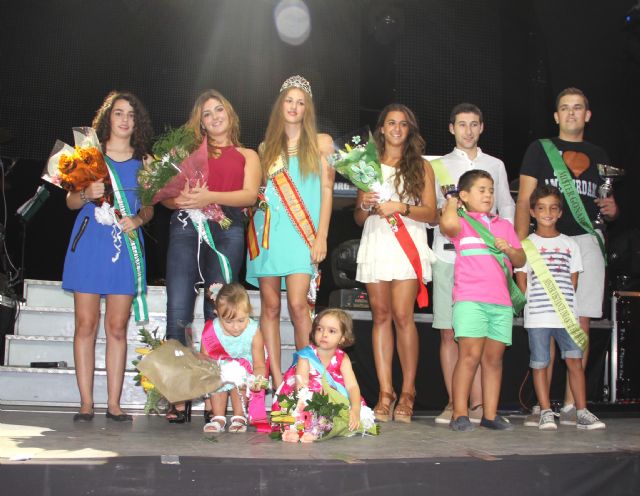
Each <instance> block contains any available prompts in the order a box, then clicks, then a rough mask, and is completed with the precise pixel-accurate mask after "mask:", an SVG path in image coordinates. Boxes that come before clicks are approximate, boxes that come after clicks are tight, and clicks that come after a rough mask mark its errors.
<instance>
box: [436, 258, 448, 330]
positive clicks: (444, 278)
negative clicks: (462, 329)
mask: <svg viewBox="0 0 640 496" xmlns="http://www.w3.org/2000/svg"><path fill="white" fill-rule="evenodd" d="M431 269H432V270H433V290H432V292H433V298H432V300H433V307H432V311H433V324H432V325H431V327H432V328H433V329H438V330H439V329H453V323H452V322H453V272H454V270H453V269H454V264H452V263H447V262H443V261H442V260H440V259H437V260H436V262H435V263H434V264H433V265H432V266H431Z"/></svg>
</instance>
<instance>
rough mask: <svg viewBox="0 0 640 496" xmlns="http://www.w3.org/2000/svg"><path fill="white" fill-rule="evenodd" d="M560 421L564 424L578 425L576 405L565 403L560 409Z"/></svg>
mask: <svg viewBox="0 0 640 496" xmlns="http://www.w3.org/2000/svg"><path fill="white" fill-rule="evenodd" d="M560 423H561V424H562V425H576V407H575V405H565V406H563V407H562V409H561V410H560Z"/></svg>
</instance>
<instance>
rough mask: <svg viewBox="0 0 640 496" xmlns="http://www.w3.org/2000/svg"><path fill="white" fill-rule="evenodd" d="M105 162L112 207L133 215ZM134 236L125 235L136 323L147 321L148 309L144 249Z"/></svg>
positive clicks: (113, 171)
mask: <svg viewBox="0 0 640 496" xmlns="http://www.w3.org/2000/svg"><path fill="white" fill-rule="evenodd" d="M104 158H105V163H106V164H107V168H108V169H109V175H110V176H111V184H113V201H114V207H115V208H117V209H118V210H120V213H121V214H122V215H123V216H131V215H134V214H133V213H132V212H131V208H130V206H129V202H128V201H127V197H126V195H125V194H124V189H123V188H122V184H121V183H120V178H119V177H118V173H117V172H116V170H115V168H114V166H113V163H112V162H111V159H110V158H109V157H107V156H106V155H105V156H104ZM133 234H134V236H128V235H127V236H125V239H126V242H125V245H126V247H127V252H128V253H129V260H130V262H131V269H132V270H133V279H134V283H135V288H136V294H135V296H134V297H133V315H134V317H135V319H136V322H138V323H144V322H148V321H149V311H148V309H147V296H146V293H145V290H144V283H145V280H146V275H145V266H144V262H143V257H144V251H143V250H142V245H141V244H140V238H139V237H138V236H137V233H136V231H133Z"/></svg>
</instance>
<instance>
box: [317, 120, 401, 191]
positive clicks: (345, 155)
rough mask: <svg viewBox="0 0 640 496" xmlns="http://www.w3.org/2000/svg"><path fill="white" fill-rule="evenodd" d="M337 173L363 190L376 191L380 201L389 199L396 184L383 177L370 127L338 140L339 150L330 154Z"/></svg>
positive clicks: (330, 160) (337, 147)
mask: <svg viewBox="0 0 640 496" xmlns="http://www.w3.org/2000/svg"><path fill="white" fill-rule="evenodd" d="M328 162H329V165H331V166H332V167H333V168H334V169H335V170H336V171H338V173H339V174H340V175H342V176H344V178H345V179H348V180H349V182H351V184H353V185H354V186H355V187H357V188H358V189H361V190H362V191H365V192H368V191H375V192H376V193H378V196H379V197H380V202H384V201H388V200H389V199H391V195H392V194H393V187H392V185H391V184H389V183H388V182H385V181H383V179H382V168H381V167H380V159H379V157H378V150H377V148H376V143H375V141H374V139H373V136H372V135H371V131H370V130H369V128H368V127H365V128H362V129H360V130H359V131H356V132H354V133H349V134H348V135H347V137H345V138H343V139H341V140H338V141H337V142H336V152H335V153H333V154H332V155H329V157H328Z"/></svg>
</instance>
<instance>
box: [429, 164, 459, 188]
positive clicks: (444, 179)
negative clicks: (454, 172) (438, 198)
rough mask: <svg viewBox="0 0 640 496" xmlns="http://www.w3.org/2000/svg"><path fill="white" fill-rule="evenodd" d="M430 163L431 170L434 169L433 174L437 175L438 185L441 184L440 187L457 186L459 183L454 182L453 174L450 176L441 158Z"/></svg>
mask: <svg viewBox="0 0 640 496" xmlns="http://www.w3.org/2000/svg"><path fill="white" fill-rule="evenodd" d="M430 163H431V168H432V169H433V173H434V174H435V176H436V179H437V180H438V183H440V186H444V185H446V184H453V185H455V184H457V181H454V180H453V178H452V177H451V174H449V171H448V170H447V168H446V167H445V166H444V162H443V161H442V159H441V158H437V159H435V160H432V161H431V162H430Z"/></svg>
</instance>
